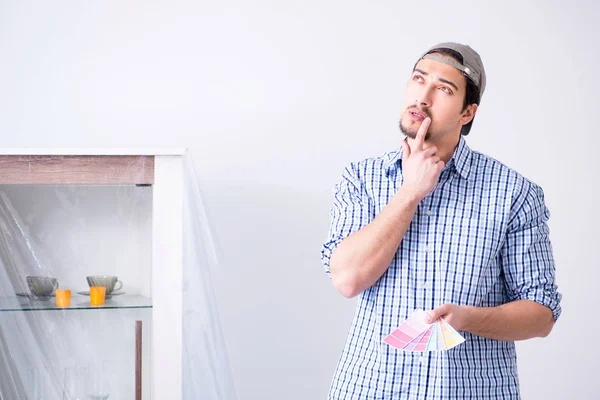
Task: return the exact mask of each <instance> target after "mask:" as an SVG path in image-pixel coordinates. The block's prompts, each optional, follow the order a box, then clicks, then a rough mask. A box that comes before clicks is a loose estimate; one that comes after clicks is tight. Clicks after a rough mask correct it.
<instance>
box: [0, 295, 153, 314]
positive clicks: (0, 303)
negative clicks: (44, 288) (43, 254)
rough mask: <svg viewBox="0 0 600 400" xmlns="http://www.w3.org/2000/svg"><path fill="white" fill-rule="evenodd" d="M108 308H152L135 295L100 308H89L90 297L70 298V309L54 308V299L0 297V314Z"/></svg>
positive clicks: (150, 300) (121, 297)
mask: <svg viewBox="0 0 600 400" xmlns="http://www.w3.org/2000/svg"><path fill="white" fill-rule="evenodd" d="M110 308H152V299H150V298H148V297H144V296H136V295H126V294H124V295H120V296H113V297H112V298H111V299H107V300H105V302H104V305H102V306H91V305H90V297H89V296H84V295H73V296H71V306H70V307H56V300H55V298H54V297H49V298H48V299H47V300H41V299H35V300H34V299H30V298H28V297H21V296H14V297H0V312H3V311H54V310H59V311H61V310H62V311H69V310H96V309H100V310H103V309H110Z"/></svg>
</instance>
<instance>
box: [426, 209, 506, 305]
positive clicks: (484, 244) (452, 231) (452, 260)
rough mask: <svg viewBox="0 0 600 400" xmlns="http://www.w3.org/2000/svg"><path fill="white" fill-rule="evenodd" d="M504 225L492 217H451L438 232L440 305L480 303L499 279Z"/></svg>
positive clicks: (437, 264) (437, 269)
mask: <svg viewBox="0 0 600 400" xmlns="http://www.w3.org/2000/svg"><path fill="white" fill-rule="evenodd" d="M503 230H504V227H503V222H502V221H501V220H497V219H494V218H487V217H486V216H483V217H482V218H453V219H452V220H450V221H448V223H447V224H446V225H445V227H444V228H443V229H440V230H438V232H437V238H436V239H437V240H436V242H437V243H438V246H439V247H438V249H439V251H438V252H437V255H438V257H436V258H437V260H436V261H437V262H436V271H437V272H438V276H439V279H438V282H437V285H438V287H437V288H438V289H439V290H440V291H441V292H440V294H441V296H442V298H443V301H442V302H443V303H454V304H464V305H477V304H480V303H481V301H482V299H483V297H484V296H485V295H486V294H487V293H488V292H489V291H490V290H492V288H493V286H494V285H495V284H496V282H497V281H498V279H499V278H500V274H501V268H500V264H499V255H500V249H501V247H502V243H503V240H504V234H503Z"/></svg>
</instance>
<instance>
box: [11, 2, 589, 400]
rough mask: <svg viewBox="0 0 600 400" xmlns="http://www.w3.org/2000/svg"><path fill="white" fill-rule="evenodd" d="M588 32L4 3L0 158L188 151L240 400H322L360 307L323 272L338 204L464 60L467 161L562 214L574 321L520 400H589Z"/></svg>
mask: <svg viewBox="0 0 600 400" xmlns="http://www.w3.org/2000/svg"><path fill="white" fill-rule="evenodd" d="M481 3H483V2H481ZM599 16H600V5H598V3H597V2H594V1H592V0H589V1H574V2H570V3H569V4H567V3H566V2H559V1H544V2H542V1H538V2H517V1H503V2H498V3H497V4H496V5H495V6H493V7H492V6H485V5H482V4H480V3H479V2H469V3H468V4H467V3H460V2H459V3H457V2H408V1H406V2H400V1H387V2H377V3H375V2H371V4H369V5H368V4H367V2H358V1H341V0H337V1H333V0H330V1H322V0H321V1H315V0H313V1H302V2H300V1H297V2H294V1H291V0H288V1H266V0H256V1H251V2H248V1H242V0H233V1H229V2H208V1H206V2H204V3H203V4H201V3H196V2H194V3H193V2H189V3H184V2H174V1H166V0H162V1H128V2H124V1H116V0H110V1H103V2H100V1H96V2H82V1H71V2H67V1H54V2H41V1H40V2H32V1H0V55H1V62H0V133H1V135H2V146H6V147H25V146H33V147H44V146H48V147H96V146H98V147H131V146H134V147H135V146H140V147H155V146H169V147H173V146H186V147H189V148H190V149H191V151H192V152H193V154H194V157H195V162H196V164H197V165H198V166H199V169H200V170H199V171H198V172H199V176H200V178H201V181H202V182H201V183H202V187H203V191H204V195H205V199H206V205H207V207H208V210H209V213H210V218H211V221H212V223H213V228H214V231H215V234H216V236H217V238H218V243H219V247H220V249H219V250H220V252H221V254H222V256H223V263H222V269H221V270H219V271H218V273H217V274H216V275H215V284H216V293H217V300H218V303H219V307H220V310H219V311H220V316H221V319H222V322H223V329H224V332H225V338H226V341H227V345H228V349H229V352H230V358H231V365H232V369H233V372H234V376H235V380H236V384H237V390H238V393H239V398H240V399H241V400H254V399H290V400H293V399H318V398H325V397H326V394H327V390H328V386H329V382H330V380H331V377H332V374H333V370H334V368H335V364H336V362H337V358H338V356H339V353H340V350H341V348H342V345H343V343H344V341H345V336H346V333H347V330H348V328H349V325H350V319H351V317H352V313H353V307H354V304H355V302H354V301H351V300H345V299H343V298H342V297H341V296H340V295H338V294H336V293H335V291H334V290H333V288H332V287H331V286H330V284H329V282H328V280H327V278H326V277H325V275H324V274H323V273H322V269H321V265H320V260H319V249H320V244H321V242H322V241H323V240H324V238H325V236H326V233H327V228H328V224H329V220H328V210H329V207H330V205H331V201H332V198H331V189H332V187H333V184H334V183H335V181H336V180H337V179H338V178H339V176H340V173H341V171H342V168H343V166H344V165H345V164H346V163H347V162H348V161H350V160H357V159H360V158H364V157H367V156H372V155H376V154H379V153H381V152H383V151H385V150H387V149H390V148H393V147H396V146H398V144H399V139H400V134H399V132H398V130H397V127H396V126H397V120H398V115H399V106H400V100H401V96H402V91H403V88H404V84H405V82H406V79H407V77H408V74H409V73H410V70H411V68H412V66H413V64H414V62H415V58H416V57H417V56H418V55H419V54H420V53H421V52H422V51H423V50H425V49H426V48H427V47H429V46H431V45H432V44H435V43H437V42H439V41H446V40H453V41H462V42H465V43H468V44H470V45H472V46H473V47H474V48H475V49H477V50H478V51H479V52H480V54H481V56H482V58H483V60H484V63H485V66H486V70H487V75H488V86H487V90H486V93H485V96H484V98H483V101H482V104H481V108H480V113H479V114H478V117H477V119H476V121H475V124H474V126H473V131H472V132H471V135H470V136H469V138H468V143H469V144H470V146H471V147H472V148H475V149H477V150H480V151H483V152H485V153H487V154H489V155H491V156H494V157H496V158H498V159H500V160H502V161H504V162H505V163H507V164H508V165H510V166H511V167H513V168H515V169H517V170H518V171H520V172H521V173H523V174H524V175H525V176H527V177H529V178H531V179H532V180H534V181H535V182H537V183H539V184H540V185H541V186H542V187H543V188H544V190H545V193H546V199H547V204H548V206H549V208H550V210H551V212H552V218H551V221H550V227H551V232H552V240H553V244H554V250H555V257H556V261H557V268H558V283H559V287H560V290H561V292H562V293H563V294H564V300H563V309H564V311H563V316H562V317H561V319H560V321H559V323H558V324H557V325H556V327H555V330H554V331H553V333H552V335H551V336H550V337H548V338H546V339H543V340H531V341H528V342H524V343H520V344H519V346H518V351H519V366H520V372H521V384H522V394H523V397H524V398H526V399H564V398H578V399H579V398H590V396H591V395H592V393H595V394H598V393H600V381H599V380H598V379H594V375H595V372H596V371H595V366H597V365H598V363H597V360H598V356H599V355H600V354H599V351H598V350H597V349H596V347H595V345H594V343H595V340H594V339H595V335H594V330H593V329H591V327H597V326H598V323H597V322H596V321H595V319H594V317H595V312H594V310H595V309H596V307H595V304H596V301H595V300H594V297H595V296H594V294H595V293H597V291H598V288H597V284H598V282H599V281H600V272H599V271H600V268H599V263H598V259H597V257H596V254H597V251H596V249H597V248H596V246H597V243H596V241H597V240H596V239H597V238H598V233H597V226H598V225H599V224H600V218H599V217H598V212H597V210H596V207H594V203H593V202H594V200H595V198H594V195H597V192H598V188H597V185H598V183H599V180H600V179H599V178H598V175H597V173H596V168H597V167H596V166H597V162H596V160H595V155H596V154H595V152H596V149H597V147H598V145H599V144H600V140H599V139H598V124H597V122H596V121H595V120H596V117H597V105H598V100H597V99H598V94H599V93H600V83H599V82H600V80H599V79H598V77H597V67H598V65H599V64H600V56H599V55H598V49H597V43H598V36H599V35H598V33H597V29H596V25H597V20H598V17H599Z"/></svg>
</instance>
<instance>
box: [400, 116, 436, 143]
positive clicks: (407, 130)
mask: <svg viewBox="0 0 600 400" xmlns="http://www.w3.org/2000/svg"><path fill="white" fill-rule="evenodd" d="M422 111H423V112H424V113H425V115H427V116H428V117H429V118H431V115H429V113H428V112H427V111H425V110H422ZM406 113H408V109H407V110H406ZM404 115H406V114H404ZM404 115H402V116H401V117H400V123H399V124H398V125H399V127H400V131H401V132H402V133H403V134H404V135H405V136H406V137H409V138H411V139H415V138H416V137H417V131H418V130H419V128H420V127H421V125H419V126H418V127H416V128H414V129H413V128H409V127H408V126H405V125H404V124H403V123H402V117H403V116H404ZM409 118H410V117H409ZM421 123H423V122H421ZM429 127H430V128H431V125H429ZM430 138H431V131H430V129H428V130H427V133H426V134H425V140H429V139H430Z"/></svg>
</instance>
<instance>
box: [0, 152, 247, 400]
mask: <svg viewBox="0 0 600 400" xmlns="http://www.w3.org/2000/svg"><path fill="white" fill-rule="evenodd" d="M132 159H135V158H132ZM136 160H137V161H134V162H136V163H142V164H143V163H147V161H148V159H147V157H139V158H137V159H136ZM144 165H145V164H144ZM144 165H137V166H136V165H131V166H130V167H131V168H127V169H128V170H132V171H139V170H143V169H144ZM183 165H184V170H183V179H184V193H183V200H184V201H183V206H184V209H183V210H182V211H183V232H182V234H183V265H182V268H183V305H182V307H183V321H182V323H183V338H182V343H183V349H182V351H183V359H182V374H183V376H182V388H181V389H182V393H183V396H182V397H183V399H190V400H192V399H194V400H195V399H215V400H221V399H227V400H229V399H232V400H235V399H236V398H237V395H236V390H235V385H234V381H233V377H232V373H231V368H230V365H229V360H228V355H227V351H226V346H225V341H224V338H223V333H222V331H221V329H220V323H219V317H218V313H217V305H216V302H215V297H214V292H213V286H212V281H211V269H213V268H216V267H217V266H218V259H217V246H216V245H215V242H214V237H213V235H212V233H211V228H210V225H209V223H208V218H207V214H206V212H205V209H204V206H203V202H202V196H201V190H200V185H199V183H198V180H197V179H196V174H195V172H194V167H193V163H192V162H191V159H190V156H189V155H186V156H184V160H183ZM2 168H3V165H2V164H0V174H2V173H3V172H2ZM67 172H69V173H71V176H76V177H78V175H77V174H81V172H80V171H76V170H73V171H67ZM111 173H113V172H112V170H110V169H107V171H106V174H107V176H108V175H110V174H111ZM140 181H143V179H142V177H140ZM136 182H137V181H136ZM153 191H154V186H153V185H147V184H142V185H136V184H133V183H128V184H77V185H75V184H35V185H34V184H2V185H0V400H25V399H27V400H31V399H34V400H42V399H44V400H54V399H61V400H66V399H73V400H75V399H111V400H112V399H135V392H136V387H135V383H136V368H135V367H136V356H137V355H139V353H136V322H137V321H141V323H142V327H143V328H142V337H143V340H142V342H141V343H142V344H141V354H142V369H141V371H142V372H141V393H142V398H143V399H150V398H154V397H152V375H151V373H152V369H153V368H160V366H156V365H152V346H151V344H152V340H151V339H152V315H153V313H152V310H153V307H152V305H153V300H152V254H153V253H152V250H153V249H152V243H153V242H152V232H153V230H152V225H153V224H152V215H153V212H154V210H153V202H152V199H153ZM98 288H100V289H101V290H100V291H99V292H102V291H104V298H103V299H102V296H101V295H99V294H98ZM66 291H70V298H69V295H68V293H67V292H66ZM65 302H67V303H65ZM169 400H170V399H169Z"/></svg>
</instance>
